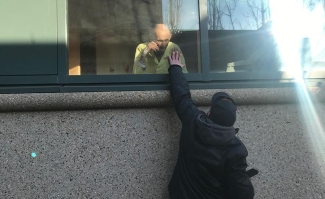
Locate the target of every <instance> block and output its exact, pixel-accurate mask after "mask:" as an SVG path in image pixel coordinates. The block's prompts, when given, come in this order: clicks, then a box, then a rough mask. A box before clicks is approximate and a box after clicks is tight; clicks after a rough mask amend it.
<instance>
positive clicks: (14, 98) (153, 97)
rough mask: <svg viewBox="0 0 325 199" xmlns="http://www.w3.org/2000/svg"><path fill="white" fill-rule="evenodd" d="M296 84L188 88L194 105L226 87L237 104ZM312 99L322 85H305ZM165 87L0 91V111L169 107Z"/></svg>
mask: <svg viewBox="0 0 325 199" xmlns="http://www.w3.org/2000/svg"><path fill="white" fill-rule="evenodd" d="M297 90H298V89H296V88H263V89H262V88H259V89H257V88H255V89H254V88H251V89H224V90H216V89H211V90H192V91H191V93H192V98H193V100H194V102H195V103H196V104H197V105H198V106H207V105H209V104H210V100H211V96H212V95H213V94H214V93H215V92H218V91H226V92H228V93H229V94H230V95H231V96H233V98H234V99H235V101H236V103H237V104H239V105H247V104H283V103H295V102H297V101H298V100H297V96H298V93H299V92H297ZM306 92H309V93H310V96H311V98H312V99H315V100H314V101H322V102H325V89H324V87H309V88H307V91H306ZM171 106H172V102H171V98H170V94H169V91H132V92H131V91H130V92H129V91H128V92H87V93H33V94H1V95H0V112H8V111H38V110H42V111H43V110H85V109H108V108H142V107H146V108H148V107H171Z"/></svg>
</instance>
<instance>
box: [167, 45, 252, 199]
mask: <svg viewBox="0 0 325 199" xmlns="http://www.w3.org/2000/svg"><path fill="white" fill-rule="evenodd" d="M181 56H182V55H181V54H180V53H178V52H177V51H176V52H175V51H174V52H173V53H172V55H171V56H169V62H170V67H169V69H168V71H169V82H170V92H171V96H172V99H173V102H174V104H175V109H176V112H177V115H178V117H179V119H180V120H181V122H182V131H181V136H180V141H179V154H178V159H177V163H176V166H175V168H174V172H173V175H172V178H171V181H170V183H169V185H168V190H169V196H170V198H171V199H196V198H198V199H210V198H211V199H212V198H213V199H218V198H220V199H223V198H224V199H228V198H231V199H234V198H243V199H244V198H245V199H251V198H253V197H254V188H253V185H252V183H251V181H250V179H249V177H248V176H247V174H246V173H245V172H246V168H247V163H246V157H247V155H248V152H247V149H246V147H245V146H244V144H243V143H242V142H241V141H240V140H239V139H238V138H237V137H236V135H235V134H236V130H235V129H234V127H233V125H234V123H235V121H236V110H237V109H236V105H235V102H234V100H233V99H232V98H231V97H230V96H229V95H228V94H227V93H224V92H219V93H216V94H214V96H213V97H212V100H211V109H210V112H209V113H208V114H206V113H205V112H203V111H201V110H199V109H198V108H197V107H196V106H195V104H194V102H193V100H192V99H191V93H190V90H189V85H188V83H187V81H186V79H185V76H184V74H183V73H182V65H181V62H180V60H181Z"/></svg>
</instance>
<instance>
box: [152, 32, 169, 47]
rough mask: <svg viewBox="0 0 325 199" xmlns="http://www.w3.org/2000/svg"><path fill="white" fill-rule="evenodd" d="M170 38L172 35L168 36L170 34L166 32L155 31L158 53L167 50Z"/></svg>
mask: <svg viewBox="0 0 325 199" xmlns="http://www.w3.org/2000/svg"><path fill="white" fill-rule="evenodd" d="M171 37H172V35H171V34H170V32H169V31H168V30H157V31H156V41H155V42H156V44H157V45H158V47H159V51H164V50H165V49H166V48H167V46H168V43H169V41H170V38H171Z"/></svg>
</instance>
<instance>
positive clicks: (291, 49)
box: [270, 0, 325, 177]
mask: <svg viewBox="0 0 325 199" xmlns="http://www.w3.org/2000/svg"><path fill="white" fill-rule="evenodd" d="M270 7H271V13H272V14H271V18H272V22H273V24H272V33H273V35H274V38H275V40H276V42H277V46H278V51H279V54H280V55H281V61H282V64H283V67H282V71H287V72H289V73H291V75H292V77H293V78H294V79H295V81H296V83H297V84H296V88H297V93H298V97H299V104H300V108H301V110H302V113H303V119H304V121H305V123H306V127H307V132H308V137H309V139H310V143H311V148H312V149H313V150H314V154H315V156H316V159H317V161H318V163H319V169H320V170H321V173H322V175H323V177H325V167H324V166H325V134H324V128H323V126H322V123H321V120H320V117H319V115H318V114H317V111H316V109H315V105H314V104H313V101H312V100H311V98H310V96H309V93H308V90H307V87H306V85H305V80H304V77H303V74H304V72H305V71H308V70H311V69H312V70H315V69H317V68H314V67H313V65H312V64H311V65H305V64H304V62H303V61H302V60H303V58H304V53H306V51H305V50H306V49H304V48H303V47H302V46H301V44H302V41H308V50H309V53H310V57H311V60H313V61H314V60H315V59H316V61H317V56H319V54H320V53H321V52H322V51H324V48H325V20H324V19H325V14H324V8H323V6H322V4H321V2H320V3H319V4H316V5H314V6H313V8H312V9H311V8H310V7H308V6H306V5H304V1H303V0H300V1H299V0H285V1H283V0H274V1H270ZM324 60H325V59H324ZM323 65H324V64H323ZM324 69H325V67H324V66H322V67H321V70H324Z"/></svg>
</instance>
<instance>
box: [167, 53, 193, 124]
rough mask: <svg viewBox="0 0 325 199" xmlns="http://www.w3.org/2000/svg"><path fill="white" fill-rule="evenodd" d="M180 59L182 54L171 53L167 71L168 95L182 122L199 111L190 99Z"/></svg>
mask: <svg viewBox="0 0 325 199" xmlns="http://www.w3.org/2000/svg"><path fill="white" fill-rule="evenodd" d="M181 57H182V54H181V53H179V52H178V51H176V52H175V51H173V52H172V54H171V56H169V63H170V67H169V69H168V71H169V83H170V93H171V96H172V99H173V102H174V104H175V109H176V112H177V115H178V117H179V119H180V120H181V121H182V122H183V121H185V120H186V119H189V118H190V117H191V116H193V115H194V114H197V113H198V111H199V110H198V109H197V107H196V106H195V104H194V102H193V100H192V98H191V93H190V88H189V85H188V83H187V81H186V78H185V76H184V74H183V72H182V68H183V67H184V65H183V64H182V62H181V60H182V59H181Z"/></svg>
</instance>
